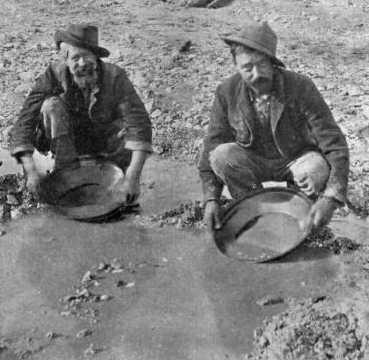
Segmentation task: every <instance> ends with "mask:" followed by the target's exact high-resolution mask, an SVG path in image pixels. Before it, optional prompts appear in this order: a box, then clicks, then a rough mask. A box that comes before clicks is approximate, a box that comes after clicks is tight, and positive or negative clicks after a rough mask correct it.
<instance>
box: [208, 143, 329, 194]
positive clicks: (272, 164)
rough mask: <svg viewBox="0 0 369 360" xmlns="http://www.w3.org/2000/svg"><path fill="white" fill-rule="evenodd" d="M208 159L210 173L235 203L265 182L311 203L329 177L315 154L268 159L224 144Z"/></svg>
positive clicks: (325, 162) (238, 145)
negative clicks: (289, 188)
mask: <svg viewBox="0 0 369 360" xmlns="http://www.w3.org/2000/svg"><path fill="white" fill-rule="evenodd" d="M209 159H210V165H211V167H212V170H213V172H214V173H215V175H216V176H217V177H218V179H219V180H220V181H221V182H222V183H223V184H224V185H226V186H227V187H228V190H229V193H230V194H231V196H232V197H233V198H234V199H239V198H242V197H244V196H247V195H249V194H250V193H252V192H254V191H255V190H258V189H261V188H262V183H263V182H267V181H276V182H282V181H287V182H288V183H289V184H292V185H294V186H296V187H297V188H299V189H300V190H302V191H303V192H304V193H305V194H306V195H308V196H309V197H311V198H313V199H314V198H316V197H317V196H318V195H319V194H320V193H321V191H322V190H323V189H324V187H325V185H326V183H327V180H328V177H329V174H330V167H329V164H328V162H327V161H326V159H325V158H324V157H323V156H322V155H321V154H320V153H319V152H316V151H308V152H305V153H303V154H302V155H301V156H299V157H297V158H296V159H292V160H291V159H284V158H277V159H268V158H266V157H263V156H261V155H259V154H257V153H256V152H255V151H254V150H251V149H248V148H245V147H243V146H242V145H240V144H238V143H225V144H221V145H218V146H217V147H216V148H215V149H214V150H213V151H211V152H210V155H209Z"/></svg>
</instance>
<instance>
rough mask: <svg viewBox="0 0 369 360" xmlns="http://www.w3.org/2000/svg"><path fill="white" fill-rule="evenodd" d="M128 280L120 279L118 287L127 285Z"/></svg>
mask: <svg viewBox="0 0 369 360" xmlns="http://www.w3.org/2000/svg"><path fill="white" fill-rule="evenodd" d="M127 284H128V283H127V282H126V281H124V280H118V281H117V287H123V286H124V287H126V286H127Z"/></svg>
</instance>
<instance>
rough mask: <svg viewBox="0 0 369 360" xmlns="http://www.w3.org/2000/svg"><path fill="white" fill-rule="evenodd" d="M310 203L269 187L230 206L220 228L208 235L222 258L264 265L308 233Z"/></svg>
mask: <svg viewBox="0 0 369 360" xmlns="http://www.w3.org/2000/svg"><path fill="white" fill-rule="evenodd" d="M312 204H313V202H312V201H311V200H310V199H309V198H308V197H307V196H306V195H305V194H304V193H302V192H301V191H299V190H297V189H294V188H284V187H271V188H266V189H262V190H260V191H257V192H255V193H253V194H252V195H250V196H247V197H245V198H242V199H240V200H238V201H235V202H233V203H231V204H230V205H229V206H228V207H227V208H226V210H225V214H224V221H223V226H222V228H221V229H218V230H213V231H212V232H211V235H212V237H213V240H214V241H215V243H216V245H217V247H218V249H219V250H220V251H221V252H222V253H223V254H225V255H227V256H229V257H232V258H235V259H238V260H246V261H254V262H264V261H268V260H272V259H276V258H278V257H281V256H283V255H285V254H286V253H288V252H289V251H291V250H292V249H294V248H295V247H296V246H297V245H299V244H300V243H301V242H302V241H303V240H304V239H305V238H306V236H307V235H308V234H309V232H310V228H311V225H310V222H309V221H308V214H309V211H310V209H311V206H312Z"/></svg>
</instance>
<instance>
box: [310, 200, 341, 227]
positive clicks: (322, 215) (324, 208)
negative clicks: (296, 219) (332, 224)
mask: <svg viewBox="0 0 369 360" xmlns="http://www.w3.org/2000/svg"><path fill="white" fill-rule="evenodd" d="M336 208H337V201H335V200H334V199H332V198H329V197H324V196H323V197H321V198H320V199H318V200H317V202H316V203H315V204H314V205H313V206H312V208H311V210H310V214H309V219H310V222H311V224H312V227H313V230H314V231H317V230H319V229H321V228H322V227H323V226H324V225H326V224H328V222H329V221H330V220H331V218H332V216H333V212H334V211H335V210H336Z"/></svg>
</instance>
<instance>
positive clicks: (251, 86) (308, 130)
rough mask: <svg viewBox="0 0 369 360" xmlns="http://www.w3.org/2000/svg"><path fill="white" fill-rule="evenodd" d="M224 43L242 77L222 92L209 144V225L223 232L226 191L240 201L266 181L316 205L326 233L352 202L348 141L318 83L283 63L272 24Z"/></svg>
mask: <svg viewBox="0 0 369 360" xmlns="http://www.w3.org/2000/svg"><path fill="white" fill-rule="evenodd" d="M223 40H224V41H225V42H226V43H227V44H228V45H229V46H230V50H231V54H232V56H233V60H234V63H235V67H236V69H237V73H236V74H235V75H233V76H232V77H230V78H229V79H227V80H225V81H224V82H223V83H222V84H220V85H219V86H218V88H217V90H216V94H215V99H214V103H213V108H212V112H211V118H210V124H209V127H208V132H207V134H206V137H205V139H204V149H203V153H202V157H201V160H200V164H199V169H200V176H201V178H202V182H203V191H204V204H205V210H204V211H205V213H204V221H205V223H206V224H207V225H208V227H209V228H219V227H221V218H220V206H219V198H220V195H221V193H222V189H223V186H224V185H226V186H227V187H228V189H229V192H230V194H231V196H232V197H233V198H234V199H239V198H241V197H244V196H246V195H248V194H250V193H251V192H253V191H256V190H258V189H260V188H262V182H265V181H287V182H288V183H289V184H291V185H294V186H296V187H298V188H300V189H301V190H302V191H303V192H304V193H305V194H307V195H308V196H309V197H311V198H312V199H313V200H314V201H315V203H314V205H313V207H312V210H311V213H310V220H311V222H312V225H313V228H314V229H315V230H317V229H319V228H320V227H322V226H323V225H325V224H327V223H328V222H329V221H330V219H331V217H332V215H333V212H334V210H335V209H336V208H337V207H339V206H342V205H344V203H345V201H346V191H347V182H348V167H349V154H348V147H347V143H346V140H345V138H344V135H343V134H342V132H341V130H340V128H339V127H338V125H337V124H336V122H335V121H334V119H333V117H332V114H331V112H330V110H329V108H328V106H327V105H326V103H325V102H324V100H323V98H322V96H321V94H320V93H319V91H318V90H317V88H316V87H315V85H314V84H313V82H312V81H311V80H310V79H309V78H308V77H306V76H304V75H300V74H297V73H294V72H291V71H288V70H286V69H285V66H284V64H283V63H282V62H281V61H280V60H279V59H278V58H277V57H276V46H277V37H276V35H275V34H274V32H273V31H272V29H271V28H270V27H269V26H268V25H267V24H266V23H259V22H249V23H247V24H246V25H245V26H244V28H243V29H242V30H241V31H240V32H239V33H237V34H234V35H231V36H228V37H224V38H223Z"/></svg>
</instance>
